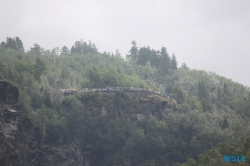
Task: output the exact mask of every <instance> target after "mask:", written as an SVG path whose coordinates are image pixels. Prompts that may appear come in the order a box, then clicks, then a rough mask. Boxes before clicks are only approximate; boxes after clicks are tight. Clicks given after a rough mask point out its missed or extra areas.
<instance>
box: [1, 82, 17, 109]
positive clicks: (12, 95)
mask: <svg viewBox="0 0 250 166" xmlns="http://www.w3.org/2000/svg"><path fill="white" fill-rule="evenodd" d="M18 97H19V91H18V89H17V88H16V87H14V86H13V85H11V84H10V83H8V82H6V81H0V102H2V103H5V104H12V105H13V104H16V103H17V101H18Z"/></svg>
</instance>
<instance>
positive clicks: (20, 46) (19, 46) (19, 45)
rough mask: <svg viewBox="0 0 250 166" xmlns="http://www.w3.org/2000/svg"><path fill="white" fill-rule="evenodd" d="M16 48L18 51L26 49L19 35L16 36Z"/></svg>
mask: <svg viewBox="0 0 250 166" xmlns="http://www.w3.org/2000/svg"><path fill="white" fill-rule="evenodd" d="M16 49H17V50H18V51H24V48H23V42H22V40H21V39H20V38H19V37H16Z"/></svg>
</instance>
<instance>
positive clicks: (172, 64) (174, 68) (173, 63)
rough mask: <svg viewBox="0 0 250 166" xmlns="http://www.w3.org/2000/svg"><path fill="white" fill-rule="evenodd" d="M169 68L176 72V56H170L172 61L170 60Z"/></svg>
mask: <svg viewBox="0 0 250 166" xmlns="http://www.w3.org/2000/svg"><path fill="white" fill-rule="evenodd" d="M171 68H172V69H173V70H177V68H178V67H177V60H176V56H175V55H174V54H173V55H172V59H171Z"/></svg>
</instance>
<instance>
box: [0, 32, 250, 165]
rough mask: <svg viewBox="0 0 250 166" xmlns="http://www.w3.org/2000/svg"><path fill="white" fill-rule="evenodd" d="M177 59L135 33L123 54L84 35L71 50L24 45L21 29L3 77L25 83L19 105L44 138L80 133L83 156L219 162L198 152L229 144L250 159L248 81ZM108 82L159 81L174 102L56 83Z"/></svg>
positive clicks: (128, 161) (1, 52)
mask: <svg viewBox="0 0 250 166" xmlns="http://www.w3.org/2000/svg"><path fill="white" fill-rule="evenodd" d="M177 66H178V65H177V59H176V57H175V55H172V56H171V57H170V56H169V55H168V53H167V50H166V48H165V47H162V48H161V49H160V50H154V49H151V48H150V47H141V48H138V47H137V45H136V42H135V41H133V42H132V47H131V49H130V50H129V51H128V55H127V57H126V60H125V59H123V58H122V57H121V55H120V53H119V51H117V52H116V54H115V55H113V54H110V53H106V52H104V53H100V52H98V49H97V47H96V46H95V44H93V43H91V42H89V43H86V42H83V41H82V40H81V41H76V42H75V44H74V45H73V46H72V48H71V49H70V50H69V49H68V48H67V47H65V46H64V47H63V48H62V49H61V50H60V49H59V48H55V49H53V50H46V49H43V48H41V47H40V46H39V45H38V44H34V47H32V48H31V49H30V50H28V51H26V52H24V49H23V44H22V41H21V39H20V38H18V37H16V38H7V40H6V42H2V43H1V46H0V77H1V79H2V80H5V81H8V82H10V83H11V84H13V85H15V86H16V87H17V88H18V89H19V94H20V96H19V101H18V106H19V110H20V111H21V112H22V113H23V114H25V115H27V116H29V117H30V118H31V121H32V123H33V124H34V126H36V127H37V131H38V132H39V138H40V139H39V140H40V141H39V144H41V145H42V144H46V142H52V143H59V142H60V143H68V142H78V143H79V142H80V144H81V145H84V146H81V147H80V149H81V152H82V154H85V155H84V156H83V160H84V162H83V163H84V164H85V165H88V164H89V165H138V164H139V165H167V164H168V165H173V164H174V163H176V162H179V163H183V162H185V161H186V160H187V159H188V158H193V159H189V160H188V162H187V163H185V164H183V165H205V164H207V165H213V162H211V161H210V160H205V159H204V157H203V158H202V156H200V157H199V156H198V155H200V154H204V156H205V157H206V158H210V159H213V161H216V162H217V161H218V163H219V162H223V161H221V160H223V155H225V154H223V153H226V152H229V151H230V150H224V151H223V150H221V149H222V147H223V148H224V149H227V148H228V149H230V148H231V147H232V146H233V147H234V150H235V153H241V154H240V155H242V154H243V155H245V156H246V161H245V163H247V162H249V159H250V158H249V157H250V153H249V139H248V136H249V134H250V119H249V118H250V92H249V89H248V87H245V86H243V85H241V84H239V83H237V82H234V81H232V80H230V79H227V78H225V77H222V76H219V75H217V74H215V73H211V72H206V71H200V70H192V69H190V68H189V67H188V66H187V65H186V64H182V66H181V67H179V68H178V67H177ZM106 87H135V88H144V89H152V90H154V91H160V92H161V93H164V94H165V95H166V96H168V99H167V100H168V101H167V105H166V106H163V104H162V102H163V101H164V99H162V98H160V97H159V96H157V95H153V96H145V97H138V96H133V95H132V96H130V95H127V94H125V93H124V92H122V91H121V92H116V93H114V94H113V95H107V94H103V93H99V92H93V93H92V92H85V93H77V94H74V95H70V96H64V95H62V94H60V93H58V91H59V90H60V89H83V88H106ZM1 93H2V92H1ZM224 141H227V143H221V142H224ZM230 141H231V142H232V143H228V142H230ZM219 143H221V144H219ZM243 145H244V146H243ZM237 146H238V147H237ZM214 147H216V148H215V149H212V150H210V151H206V150H209V149H211V148H214ZM220 148H221V149H220ZM237 148H238V150H237ZM218 149H219V150H218ZM209 152H211V153H209ZM215 152H218V153H217V154H218V155H217V157H214V156H213V154H215ZM218 156H219V157H218ZM84 157H85V158H84ZM195 160H196V161H195ZM227 164H228V163H227ZM41 165H42V163H41ZM177 165H178V164H177Z"/></svg>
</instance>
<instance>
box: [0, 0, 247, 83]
mask: <svg viewBox="0 0 250 166" xmlns="http://www.w3.org/2000/svg"><path fill="white" fill-rule="evenodd" d="M7 36H9V37H14V36H19V37H20V38H21V40H22V41H23V43H24V47H25V49H26V50H27V49H30V47H32V46H33V44H34V43H38V44H39V45H40V46H41V47H43V48H45V49H53V48H54V47H60V48H61V47H62V46H63V45H65V46H67V47H68V48H71V46H72V45H73V44H74V42H75V41H77V40H80V39H83V40H84V41H89V40H91V41H92V42H93V43H95V44H96V46H97V48H98V50H99V51H100V52H103V51H106V52H114V53H115V51H116V49H118V50H119V51H120V52H121V54H122V56H124V57H125V56H126V54H127V53H128V51H129V49H130V47H131V41H132V40H135V41H136V42H137V45H138V46H139V47H140V46H141V47H142V46H144V45H145V46H150V48H153V49H157V50H158V49H160V48H161V47H162V46H165V47H166V48H167V50H168V53H169V54H170V55H172V54H173V53H174V54H175V55H176V57H177V60H178V64H179V66H180V65H181V64H182V63H184V62H185V63H186V64H187V65H188V66H189V67H190V68H191V69H204V70H207V71H212V72H216V73H217V74H219V75H222V76H225V77H228V78H231V79H233V80H234V81H237V82H240V83H242V84H244V85H247V86H250V74H249V71H250V0H158V1H157V0H126V1H125V0H124V1H121V0H105V1H104V0H22V1H20V0H0V41H5V40H6V37H7Z"/></svg>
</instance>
